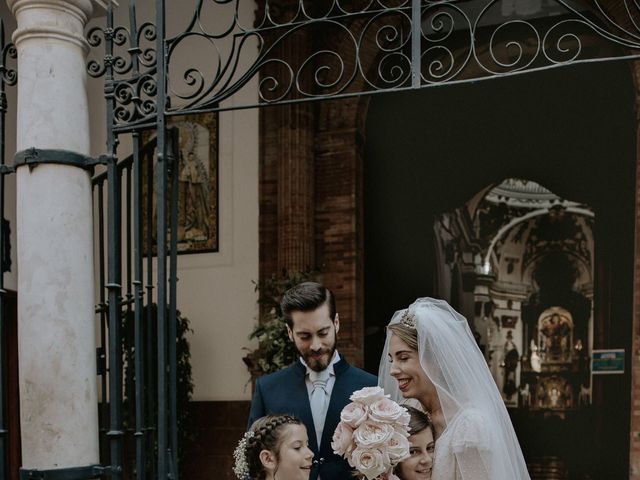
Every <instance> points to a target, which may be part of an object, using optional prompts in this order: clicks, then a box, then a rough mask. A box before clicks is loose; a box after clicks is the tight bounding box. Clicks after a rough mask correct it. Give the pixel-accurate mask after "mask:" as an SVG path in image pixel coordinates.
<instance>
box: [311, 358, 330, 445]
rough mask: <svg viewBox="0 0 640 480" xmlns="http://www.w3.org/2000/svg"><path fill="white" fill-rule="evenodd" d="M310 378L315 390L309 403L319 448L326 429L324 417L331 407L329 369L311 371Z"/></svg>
mask: <svg viewBox="0 0 640 480" xmlns="http://www.w3.org/2000/svg"><path fill="white" fill-rule="evenodd" d="M309 380H311V383H313V390H312V391H311V397H310V399H309V403H310V404H311V414H312V415H313V425H314V426H315V428H316V438H317V440H318V448H319V447H320V440H321V439H322V430H323V429H324V419H325V418H326V416H327V409H328V408H329V394H328V393H327V382H328V381H329V371H328V370H326V369H325V370H323V371H321V372H316V371H313V370H312V371H311V372H309Z"/></svg>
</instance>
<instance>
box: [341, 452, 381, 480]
mask: <svg viewBox="0 0 640 480" xmlns="http://www.w3.org/2000/svg"><path fill="white" fill-rule="evenodd" d="M349 463H350V464H351V466H352V467H353V468H355V469H356V470H358V472H360V473H361V474H363V475H364V476H365V477H367V479H368V480H373V479H374V478H376V477H377V476H378V475H380V474H382V473H383V472H385V471H386V470H387V469H388V468H389V467H390V462H389V456H388V455H387V454H386V452H385V451H384V450H382V449H380V448H356V449H355V450H354V451H353V453H351V461H350V462H349Z"/></svg>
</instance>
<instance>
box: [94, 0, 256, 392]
mask: <svg viewBox="0 0 640 480" xmlns="http://www.w3.org/2000/svg"><path fill="white" fill-rule="evenodd" d="M205 3H208V4H210V5H213V4H214V2H205ZM240 3H241V4H242V9H243V10H242V12H241V13H242V15H243V18H253V12H254V10H255V8H256V7H255V4H254V3H253V2H250V1H242V2H240ZM120 4H121V7H120V8H119V9H118V11H117V18H118V19H117V21H116V23H118V24H124V25H127V26H128V22H129V21H128V11H127V5H126V1H124V0H122V1H121V2H120ZM193 4H194V2H192V1H191V0H190V1H183V0H181V1H180V8H177V6H178V2H168V5H169V7H168V8H169V12H168V14H167V21H168V30H169V31H171V32H177V31H179V30H180V29H181V25H184V22H185V21H186V20H187V17H188V15H190V14H191V12H192V9H193ZM225 8H226V7H225ZM223 12H226V13H228V8H226V10H224V9H223ZM210 13H211V12H210ZM226 13H225V14H224V15H223V14H222V13H221V14H220V15H207V16H206V17H205V16H203V22H206V21H207V19H217V20H216V21H222V20H224V19H226V18H228V17H227V16H226ZM138 18H139V21H138V23H141V22H142V21H145V20H150V19H151V20H154V19H155V17H154V15H153V13H152V10H151V6H150V2H149V1H144V2H140V5H139V6H138ZM100 21H103V19H99V18H98V19H95V20H94V23H95V22H100ZM209 21H210V22H213V20H209ZM254 51H255V49H254ZM185 58H187V57H183V58H182V59H181V61H180V62H181V63H182V62H183V61H184V60H185ZM188 58H189V60H193V62H194V64H196V63H197V64H200V65H207V62H209V61H210V60H209V57H208V52H206V51H204V50H199V49H198V50H193V51H191V52H190V55H189V57H188ZM256 85H257V82H256V81H255V80H254V81H253V82H252V83H251V84H250V85H249V87H248V88H246V89H244V90H242V91H241V92H239V93H238V94H236V96H235V97H233V98H232V99H231V101H230V103H231V104H233V103H234V102H242V103H246V102H252V101H255V99H256V98H257V93H256V92H257V87H256ZM89 91H90V108H91V138H92V153H93V154H94V155H97V154H100V153H104V151H105V138H106V136H105V132H106V128H105V120H104V119H105V106H104V100H103V83H102V80H91V81H90V82H89ZM122 140H123V141H122V144H121V147H120V148H119V156H120V157H121V158H124V157H125V156H126V155H127V154H129V152H130V147H129V146H128V145H129V142H128V141H127V139H126V138H123V139H122ZM218 181H219V187H218V188H219V244H220V245H219V252H216V253H205V254H189V255H179V256H178V270H179V271H178V276H179V282H178V308H179V309H180V311H181V312H182V313H183V315H184V316H186V317H188V318H189V320H190V321H191V326H192V328H193V330H194V333H193V335H192V336H191V337H190V339H189V340H190V343H191V353H192V366H193V379H194V383H195V392H194V400H199V401H203V400H248V399H250V394H251V392H250V388H248V387H246V385H247V382H248V381H249V374H248V372H247V369H246V367H245V366H244V363H243V362H242V357H243V356H244V355H245V353H246V352H245V351H244V350H243V347H247V346H251V344H250V343H249V340H248V335H249V333H250V331H251V329H252V328H253V326H254V325H255V323H256V316H257V307H256V299H257V297H256V294H255V292H254V289H253V284H252V280H257V278H258V111H257V110H256V109H252V110H240V111H230V112H222V113H221V114H220V117H219V179H218Z"/></svg>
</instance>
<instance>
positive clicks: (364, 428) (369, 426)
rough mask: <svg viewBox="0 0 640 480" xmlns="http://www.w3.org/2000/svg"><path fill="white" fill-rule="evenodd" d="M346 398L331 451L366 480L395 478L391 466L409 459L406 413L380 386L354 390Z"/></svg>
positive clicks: (392, 479)
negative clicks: (347, 398) (340, 456)
mask: <svg viewBox="0 0 640 480" xmlns="http://www.w3.org/2000/svg"><path fill="white" fill-rule="evenodd" d="M349 399H350V400H351V403H350V404H349V405H347V406H346V407H344V408H343V409H342V412H341V413H340V423H338V426H337V428H336V431H335V432H334V434H333V441H332V442H331V448H333V451H334V453H336V454H337V455H342V456H343V457H344V458H345V459H346V460H347V461H348V462H349V465H351V466H352V467H353V468H355V469H356V470H357V471H358V472H359V473H361V474H362V475H364V476H365V477H366V478H367V480H373V479H385V480H394V479H397V477H396V476H395V475H393V467H395V466H396V465H397V464H398V463H399V462H401V461H402V460H404V459H405V458H407V457H408V456H409V440H407V437H408V436H409V414H408V413H407V411H406V409H405V408H404V407H401V406H400V405H398V404H397V403H396V402H394V401H393V400H391V399H390V398H389V395H385V393H384V390H383V389H382V388H380V387H366V388H363V389H361V390H357V391H355V392H353V394H352V395H351V397H349Z"/></svg>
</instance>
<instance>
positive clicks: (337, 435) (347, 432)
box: [331, 422, 355, 456]
mask: <svg viewBox="0 0 640 480" xmlns="http://www.w3.org/2000/svg"><path fill="white" fill-rule="evenodd" d="M331 448H332V449H333V453H335V454H336V455H343V456H344V455H345V454H347V453H349V452H350V451H351V450H353V449H354V448H355V446H354V445H353V429H352V428H351V427H350V426H349V425H347V424H346V423H344V422H340V423H338V426H337V427H336V430H335V432H333V439H332V441H331Z"/></svg>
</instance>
